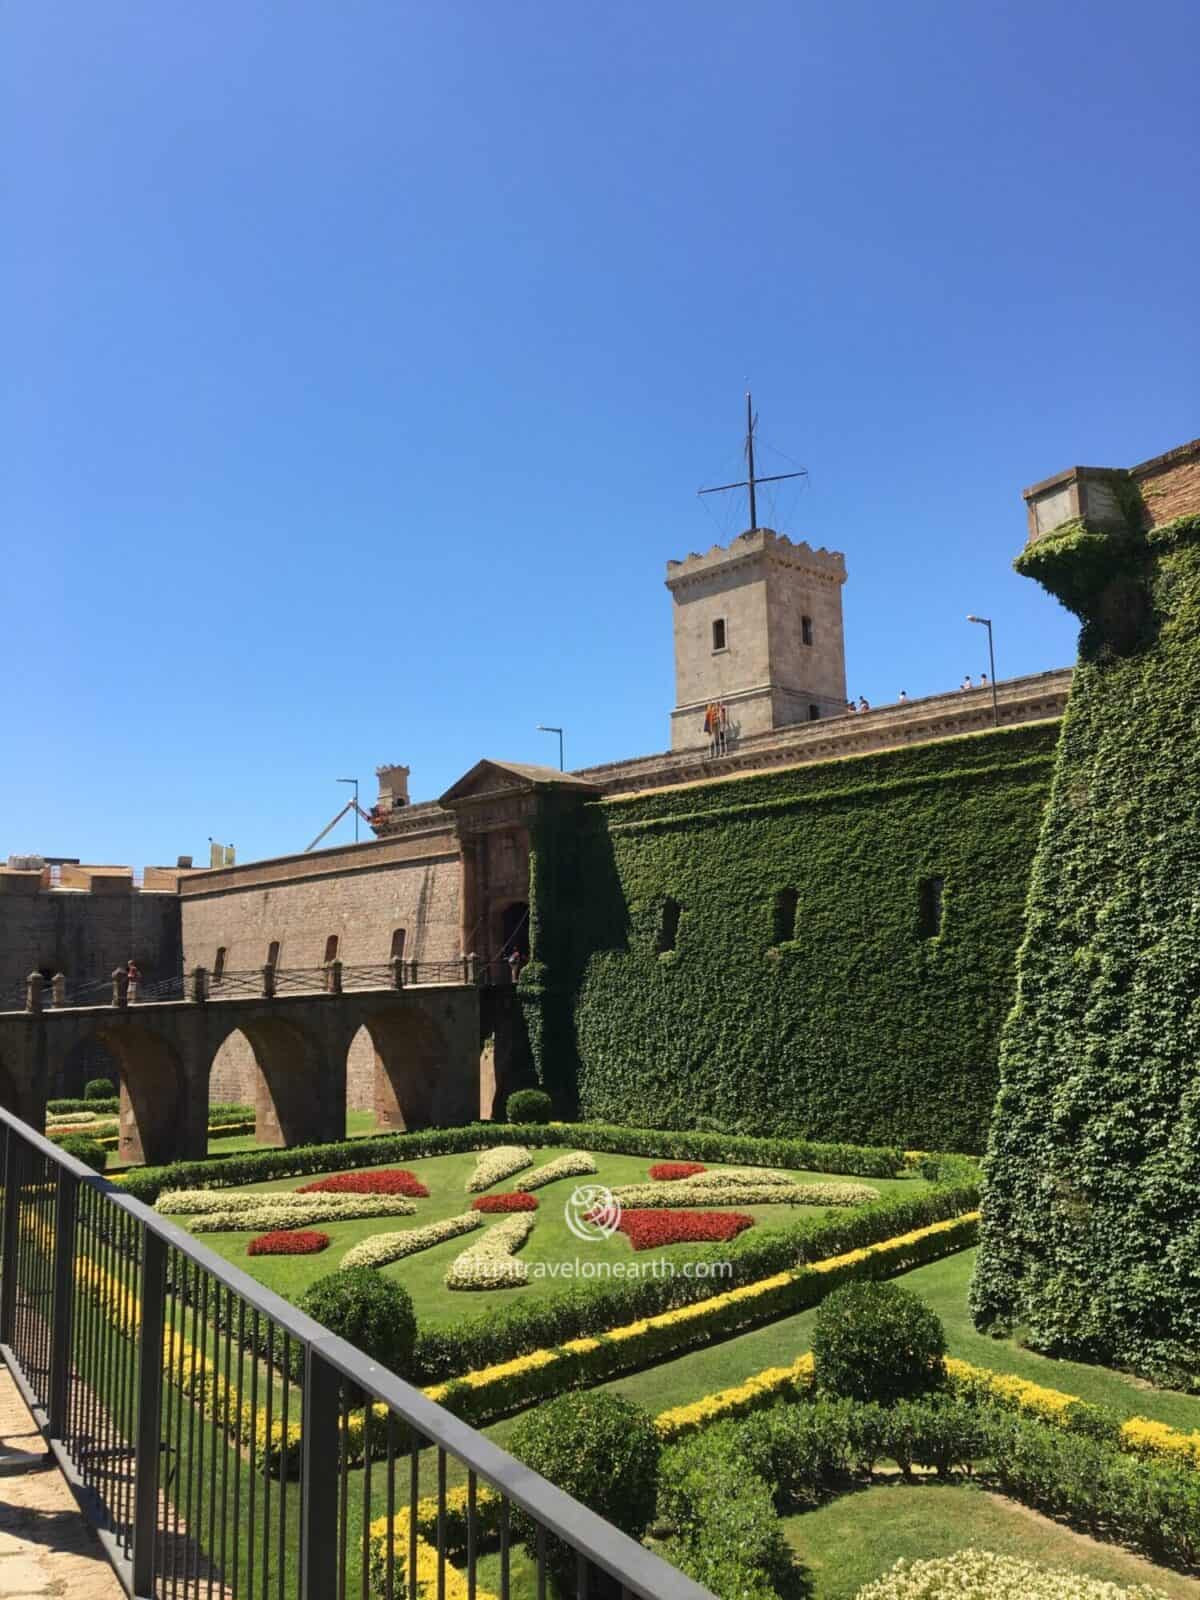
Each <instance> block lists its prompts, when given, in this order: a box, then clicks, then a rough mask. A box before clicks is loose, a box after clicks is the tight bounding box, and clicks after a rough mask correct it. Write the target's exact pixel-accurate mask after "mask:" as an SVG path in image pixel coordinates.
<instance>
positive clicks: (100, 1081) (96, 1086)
mask: <svg viewBox="0 0 1200 1600" xmlns="http://www.w3.org/2000/svg"><path fill="white" fill-rule="evenodd" d="M115 1094H116V1089H115V1088H114V1087H113V1081H112V1079H111V1078H89V1079H88V1081H87V1082H86V1083H85V1084H84V1086H83V1098H84V1099H85V1100H111V1099H112V1098H113V1096H114V1095H115Z"/></svg>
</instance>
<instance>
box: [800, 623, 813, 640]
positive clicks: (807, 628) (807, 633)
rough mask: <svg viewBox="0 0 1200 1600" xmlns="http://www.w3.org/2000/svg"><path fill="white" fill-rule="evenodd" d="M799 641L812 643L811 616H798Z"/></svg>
mask: <svg viewBox="0 0 1200 1600" xmlns="http://www.w3.org/2000/svg"><path fill="white" fill-rule="evenodd" d="M800 642H801V644H811V643H812V618H811V617H801V618H800Z"/></svg>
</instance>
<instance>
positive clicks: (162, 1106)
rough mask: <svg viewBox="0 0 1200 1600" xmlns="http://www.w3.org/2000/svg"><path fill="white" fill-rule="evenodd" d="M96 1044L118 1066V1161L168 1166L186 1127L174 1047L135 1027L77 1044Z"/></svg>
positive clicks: (101, 1031) (124, 1025) (120, 1026)
mask: <svg viewBox="0 0 1200 1600" xmlns="http://www.w3.org/2000/svg"><path fill="white" fill-rule="evenodd" d="M92 1038H94V1039H98V1040H99V1042H100V1043H101V1044H102V1045H103V1046H104V1047H105V1049H106V1050H107V1051H108V1053H109V1055H110V1056H111V1057H112V1058H113V1059H114V1060H115V1062H116V1064H117V1072H118V1077H119V1081H120V1092H121V1110H120V1119H121V1124H120V1142H119V1144H118V1146H117V1155H118V1158H119V1159H120V1160H121V1161H123V1162H126V1163H136V1162H141V1161H144V1162H146V1163H147V1165H149V1166H157V1165H159V1164H160V1163H162V1162H167V1161H173V1160H174V1159H175V1157H176V1156H177V1155H178V1154H179V1151H180V1147H181V1141H182V1138H183V1131H184V1128H185V1125H186V1122H187V1116H186V1111H187V1108H186V1107H185V1105H184V1074H183V1065H182V1063H181V1061H180V1059H179V1054H178V1052H177V1050H176V1049H175V1047H174V1046H173V1045H172V1044H171V1043H170V1042H169V1041H168V1040H167V1039H165V1038H164V1037H163V1035H162V1034H160V1033H156V1032H155V1031H154V1030H153V1029H152V1028H147V1027H145V1026H143V1025H140V1024H138V1023H135V1022H124V1021H123V1022H120V1023H114V1024H109V1025H101V1026H99V1027H97V1028H95V1029H93V1030H91V1032H90V1033H89V1034H87V1035H85V1036H84V1039H83V1040H81V1041H80V1043H83V1042H86V1041H87V1040H89V1039H92Z"/></svg>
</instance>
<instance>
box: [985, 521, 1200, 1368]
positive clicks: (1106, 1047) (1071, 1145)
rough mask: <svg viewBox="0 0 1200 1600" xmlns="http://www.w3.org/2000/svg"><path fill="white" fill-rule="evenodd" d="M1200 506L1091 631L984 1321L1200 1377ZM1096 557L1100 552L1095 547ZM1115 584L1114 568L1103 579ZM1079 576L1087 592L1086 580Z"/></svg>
mask: <svg viewBox="0 0 1200 1600" xmlns="http://www.w3.org/2000/svg"><path fill="white" fill-rule="evenodd" d="M1198 540H1200V517H1193V518H1181V519H1179V520H1177V521H1176V522H1174V523H1171V524H1168V525H1166V526H1164V527H1162V528H1157V529H1154V530H1152V532H1151V533H1150V534H1149V535H1147V536H1143V538H1142V540H1141V544H1140V554H1139V557H1138V567H1137V570H1136V571H1134V572H1132V573H1131V572H1130V567H1129V550H1128V546H1127V543H1125V542H1123V543H1122V544H1121V546H1120V548H1118V549H1117V550H1116V551H1115V552H1114V558H1113V568H1114V571H1115V572H1117V574H1118V575H1119V576H1120V577H1121V578H1122V579H1131V580H1132V582H1133V583H1134V584H1135V585H1136V587H1137V589H1138V590H1139V591H1140V592H1141V593H1142V594H1143V595H1144V597H1145V606H1144V610H1143V611H1142V612H1141V614H1140V616H1138V617H1137V618H1135V621H1136V627H1135V628H1134V629H1133V630H1131V629H1130V628H1129V626H1128V623H1129V618H1128V617H1125V618H1121V617H1113V616H1107V615H1104V614H1102V613H1100V612H1097V611H1096V610H1095V609H1094V608H1092V609H1091V610H1089V611H1087V612H1085V615H1086V616H1087V623H1086V625H1085V628H1084V631H1083V634H1082V635H1081V640H1080V655H1081V659H1080V665H1079V667H1078V669H1077V672H1076V676H1075V681H1074V686H1073V688H1072V692H1071V699H1070V703H1069V706H1068V709H1067V715H1066V718H1065V721H1064V725H1063V733H1062V741H1061V745H1060V749H1059V756H1058V763H1057V766H1056V770H1055V774H1054V782H1053V786H1052V789H1051V794H1050V800H1049V804H1048V807H1047V810H1046V816H1045V823H1044V826H1043V831H1042V836H1041V841H1040V844H1039V846H1038V853H1037V857H1036V862H1035V866H1034V871H1033V876H1032V882H1031V888H1030V897H1029V906H1028V917H1027V926H1026V936H1025V942H1024V944H1023V946H1022V949H1021V952H1020V958H1019V966H1018V987H1017V998H1016V1004H1015V1006H1014V1008H1013V1011H1012V1013H1011V1016H1010V1018H1009V1020H1008V1023H1007V1026H1006V1029H1005V1032H1004V1038H1003V1043H1002V1049H1001V1079H1002V1087H1001V1091H1000V1095H999V1098H998V1101H997V1105H996V1115H995V1120H994V1124H993V1128H992V1134H991V1140H990V1145H989V1154H988V1159H987V1187H986V1195H985V1207H984V1232H983V1240H984V1243H983V1249H982V1251H981V1254H980V1260H979V1265H978V1269H977V1272H976V1277H975V1283H974V1286H973V1304H974V1308H975V1314H976V1319H977V1321H978V1322H979V1323H980V1325H981V1326H988V1327H993V1328H997V1329H1004V1328H1012V1327H1023V1328H1024V1329H1025V1330H1027V1336H1028V1338H1029V1339H1030V1341H1031V1342H1032V1343H1033V1344H1034V1345H1036V1346H1037V1347H1038V1348H1040V1349H1044V1350H1047V1351H1052V1352H1055V1353H1062V1354H1070V1355H1074V1356H1078V1357H1083V1358H1086V1359H1094V1360H1102V1361H1106V1362H1109V1363H1114V1364H1122V1365H1128V1366H1130V1367H1133V1368H1135V1369H1137V1370H1141V1371H1145V1372H1148V1373H1150V1374H1151V1375H1152V1376H1158V1377H1161V1378H1165V1379H1168V1380H1170V1381H1172V1382H1175V1383H1178V1384H1181V1385H1187V1386H1195V1385H1196V1384H1197V1382H1198V1380H1200V1271H1198V1270H1197V1262H1198V1261H1200V1073H1198V1072H1197V1061H1198V1058H1200V917H1198V916H1197V897H1198V895H1200V832H1198V831H1197V825H1196V814H1197V805H1198V803H1200V742H1198V741H1197V728H1198V726H1200V673H1198V671H1197V662H1198V660H1200V543H1198V542H1197V541H1198ZM1093 556H1094V552H1091V553H1089V555H1088V557H1087V560H1088V561H1089V562H1091V561H1092V559H1093ZM1088 583H1089V587H1090V588H1091V589H1092V590H1093V591H1094V590H1095V588H1096V579H1095V574H1092V576H1091V577H1089V580H1088ZM1060 588H1066V589H1069V588H1070V585H1069V584H1064V585H1061V586H1060Z"/></svg>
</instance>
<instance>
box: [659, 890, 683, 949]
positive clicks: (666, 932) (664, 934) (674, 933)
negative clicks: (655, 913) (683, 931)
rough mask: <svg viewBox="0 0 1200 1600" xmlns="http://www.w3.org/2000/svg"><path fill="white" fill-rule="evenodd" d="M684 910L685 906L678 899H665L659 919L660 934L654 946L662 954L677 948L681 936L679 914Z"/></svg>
mask: <svg viewBox="0 0 1200 1600" xmlns="http://www.w3.org/2000/svg"><path fill="white" fill-rule="evenodd" d="M682 910H683V907H682V906H681V905H680V904H679V901H678V900H664V901H663V907H662V912H661V913H660V915H659V919H658V936H657V938H656V939H655V941H654V948H655V950H656V951H657V952H658V954H659V955H660V956H661V955H665V954H666V953H667V951H668V950H674V948H675V941H676V939H678V937H679V915H680V912H682Z"/></svg>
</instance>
